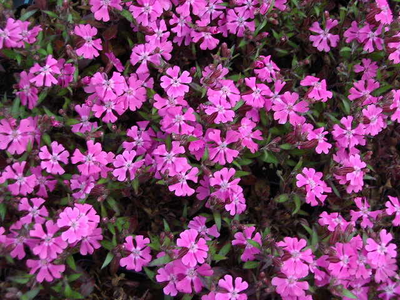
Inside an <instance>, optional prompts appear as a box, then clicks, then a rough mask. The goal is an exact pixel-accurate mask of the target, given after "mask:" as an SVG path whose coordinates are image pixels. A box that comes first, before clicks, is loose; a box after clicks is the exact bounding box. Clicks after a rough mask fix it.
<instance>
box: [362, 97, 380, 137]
mask: <svg viewBox="0 0 400 300" xmlns="http://www.w3.org/2000/svg"><path fill="white" fill-rule="evenodd" d="M382 111H383V109H382V108H380V107H377V106H375V105H373V104H371V105H368V106H367V108H364V109H363V110H362V114H363V116H364V118H365V119H366V120H365V119H364V120H365V121H364V130H365V134H370V135H372V136H375V135H377V134H378V133H379V132H381V131H382V130H383V129H384V128H386V122H385V120H384V119H385V118H386V115H384V114H382Z"/></svg>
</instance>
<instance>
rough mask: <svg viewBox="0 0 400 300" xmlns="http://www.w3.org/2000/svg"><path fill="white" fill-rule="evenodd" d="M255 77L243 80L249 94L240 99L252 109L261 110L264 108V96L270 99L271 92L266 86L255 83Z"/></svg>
mask: <svg viewBox="0 0 400 300" xmlns="http://www.w3.org/2000/svg"><path fill="white" fill-rule="evenodd" d="M256 79H257V78H256V77H250V78H245V82H246V85H247V86H248V87H249V88H250V89H251V91H250V92H252V93H251V94H248V93H245V94H243V96H242V98H243V100H244V101H245V102H246V104H248V105H251V106H252V107H254V108H262V107H264V106H265V102H266V99H265V96H267V97H271V96H272V92H271V90H270V89H269V87H268V86H266V85H265V84H263V83H256Z"/></svg>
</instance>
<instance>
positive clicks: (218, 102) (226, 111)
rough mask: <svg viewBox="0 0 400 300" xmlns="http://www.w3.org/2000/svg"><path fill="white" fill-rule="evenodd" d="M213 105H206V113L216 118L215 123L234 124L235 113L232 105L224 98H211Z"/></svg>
mask: <svg viewBox="0 0 400 300" xmlns="http://www.w3.org/2000/svg"><path fill="white" fill-rule="evenodd" d="M209 100H210V102H211V105H204V108H205V109H204V112H205V113H206V114H207V115H209V116H215V118H214V123H215V124H220V123H227V122H232V121H233V118H234V117H235V112H234V111H233V110H232V105H231V104H230V103H229V102H228V101H226V100H225V99H224V98H222V97H218V98H217V97H212V98H209Z"/></svg>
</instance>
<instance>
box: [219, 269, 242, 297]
mask: <svg viewBox="0 0 400 300" xmlns="http://www.w3.org/2000/svg"><path fill="white" fill-rule="evenodd" d="M218 286H219V287H220V288H222V289H225V290H226V292H217V293H216V295H215V300H247V295H246V294H241V292H242V291H244V290H246V289H247V288H248V287H249V285H248V284H247V282H246V281H244V280H243V279H242V278H241V277H236V278H235V284H233V278H232V276H231V275H225V276H224V278H223V279H220V280H219V281H218Z"/></svg>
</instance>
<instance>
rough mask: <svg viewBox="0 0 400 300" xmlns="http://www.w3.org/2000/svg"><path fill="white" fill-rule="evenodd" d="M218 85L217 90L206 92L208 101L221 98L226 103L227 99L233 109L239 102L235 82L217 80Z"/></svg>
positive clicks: (238, 92)
mask: <svg viewBox="0 0 400 300" xmlns="http://www.w3.org/2000/svg"><path fill="white" fill-rule="evenodd" d="M218 84H219V86H218V90H214V89H208V90H207V96H208V100H209V101H211V100H212V99H215V98H217V99H219V98H221V97H222V98H223V99H224V100H226V101H228V99H229V103H230V104H231V106H232V107H234V106H235V105H236V103H238V102H239V100H240V91H239V90H238V88H237V87H236V86H235V82H234V81H233V80H219V81H218Z"/></svg>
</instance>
